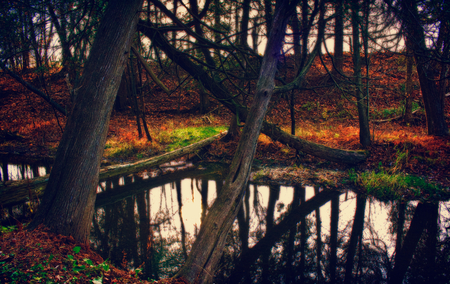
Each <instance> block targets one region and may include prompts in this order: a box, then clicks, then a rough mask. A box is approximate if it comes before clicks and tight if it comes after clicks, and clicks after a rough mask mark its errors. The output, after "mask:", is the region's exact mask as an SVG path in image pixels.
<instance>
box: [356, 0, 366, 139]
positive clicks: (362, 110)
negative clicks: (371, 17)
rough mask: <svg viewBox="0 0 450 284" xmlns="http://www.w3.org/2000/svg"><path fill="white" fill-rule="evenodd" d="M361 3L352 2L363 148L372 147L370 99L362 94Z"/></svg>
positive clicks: (357, 94) (357, 101)
mask: <svg viewBox="0 0 450 284" xmlns="http://www.w3.org/2000/svg"><path fill="white" fill-rule="evenodd" d="M358 2H359V1H358V0H353V1H352V30H353V76H354V77H355V88H356V90H355V97H356V105H357V107H358V117H359V141H360V143H361V145H362V146H363V147H367V146H369V145H370V128H369V116H368V108H367V105H368V97H366V96H364V94H363V92H362V82H361V55H360V49H361V48H360V43H359V36H360V35H359V26H360V19H359V3H358Z"/></svg>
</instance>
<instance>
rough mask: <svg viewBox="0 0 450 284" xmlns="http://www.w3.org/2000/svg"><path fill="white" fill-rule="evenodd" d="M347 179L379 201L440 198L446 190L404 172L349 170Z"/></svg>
mask: <svg viewBox="0 0 450 284" xmlns="http://www.w3.org/2000/svg"><path fill="white" fill-rule="evenodd" d="M349 179H350V181H352V182H353V183H355V184H356V185H358V186H360V187H362V189H363V190H364V191H365V192H366V193H367V194H369V195H371V196H374V197H375V198H377V199H379V200H381V201H390V200H419V199H420V200H431V199H436V200H441V199H442V198H443V197H444V195H446V192H444V191H443V189H442V187H441V186H439V185H437V184H434V183H431V182H428V181H426V180H425V179H423V178H421V177H418V176H415V175H409V174H404V173H389V172H388V171H386V170H384V169H382V170H380V171H373V170H372V171H366V172H362V173H356V172H355V171H354V170H351V171H350V172H349Z"/></svg>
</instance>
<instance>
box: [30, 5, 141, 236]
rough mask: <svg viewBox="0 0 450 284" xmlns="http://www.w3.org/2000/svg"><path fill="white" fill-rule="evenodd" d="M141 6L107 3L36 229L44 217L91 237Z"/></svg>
mask: <svg viewBox="0 0 450 284" xmlns="http://www.w3.org/2000/svg"><path fill="white" fill-rule="evenodd" d="M141 6H142V0H131V1H127V2H124V1H120V0H111V1H110V2H109V4H108V7H107V10H106V12H105V15H104V18H103V20H102V22H101V24H100V27H99V29H98V31H97V36H96V39H95V41H94V44H93V46H92V49H91V52H90V56H89V59H88V61H87V63H86V65H85V69H84V72H83V77H82V79H81V82H80V84H79V90H78V95H76V97H75V100H74V106H73V110H72V114H71V116H70V117H69V119H68V121H67V125H66V128H65V130H64V134H63V137H62V139H61V142H60V144H59V147H58V152H57V154H56V160H55V164H54V166H53V169H52V172H51V175H50V178H49V182H48V185H47V188H46V190H45V193H44V196H43V200H42V203H41V205H40V207H39V210H38V212H37V214H36V217H35V218H34V220H33V221H32V223H31V224H30V228H31V229H32V228H36V227H37V226H38V225H39V224H41V223H42V224H44V225H45V226H47V227H48V228H50V230H51V231H53V232H56V233H59V234H62V235H71V236H73V237H74V238H75V239H76V240H78V241H81V242H87V241H88V237H89V231H90V226H91V221H92V216H93V212H94V203H95V196H96V190H97V185H98V175H99V168H100V161H101V157H102V154H103V148H104V145H105V141H106V134H107V132H108V124H109V118H110V115H111V110H112V107H113V104H114V99H115V97H116V94H117V90H118V88H119V83H120V80H121V76H122V73H123V70H124V66H125V65H124V64H125V61H126V59H127V57H128V56H127V53H128V51H129V50H130V43H131V38H132V35H133V34H134V32H135V28H136V23H137V20H138V9H139V8H140V7H141Z"/></svg>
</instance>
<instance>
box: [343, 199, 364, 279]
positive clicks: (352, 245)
mask: <svg viewBox="0 0 450 284" xmlns="http://www.w3.org/2000/svg"><path fill="white" fill-rule="evenodd" d="M365 211H366V197H365V196H362V195H360V194H358V196H357V197H356V210H355V218H354V220H353V227H352V234H351V236H350V241H349V245H348V249H347V262H346V263H345V279H344V283H352V280H353V263H354V261H355V255H356V247H357V245H358V242H361V237H362V233H363V230H364V214H365Z"/></svg>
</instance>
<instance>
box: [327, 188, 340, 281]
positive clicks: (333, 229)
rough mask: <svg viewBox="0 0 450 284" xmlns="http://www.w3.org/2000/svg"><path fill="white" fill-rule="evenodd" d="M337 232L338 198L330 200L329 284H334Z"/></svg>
mask: <svg viewBox="0 0 450 284" xmlns="http://www.w3.org/2000/svg"><path fill="white" fill-rule="evenodd" d="M338 230H339V196H336V197H333V198H332V199H331V217H330V255H329V260H330V269H329V271H330V272H329V273H330V283H336V282H337V281H336V280H337V279H336V268H337V248H338Z"/></svg>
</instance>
